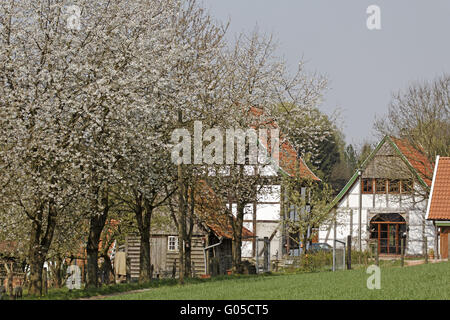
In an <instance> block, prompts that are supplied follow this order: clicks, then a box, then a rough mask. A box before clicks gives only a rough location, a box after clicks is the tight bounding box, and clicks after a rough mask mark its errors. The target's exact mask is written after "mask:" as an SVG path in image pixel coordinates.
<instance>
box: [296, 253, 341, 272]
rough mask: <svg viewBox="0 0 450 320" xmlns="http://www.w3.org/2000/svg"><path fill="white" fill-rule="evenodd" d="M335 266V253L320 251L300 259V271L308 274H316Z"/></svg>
mask: <svg viewBox="0 0 450 320" xmlns="http://www.w3.org/2000/svg"><path fill="white" fill-rule="evenodd" d="M332 265H333V253H331V252H325V251H318V252H314V253H307V254H306V255H304V256H302V257H301V259H300V269H301V270H302V271H306V272H315V271H319V270H323V269H325V268H326V267H327V266H328V267H329V266H332Z"/></svg>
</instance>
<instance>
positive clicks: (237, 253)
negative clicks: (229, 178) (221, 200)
mask: <svg viewBox="0 0 450 320" xmlns="http://www.w3.org/2000/svg"><path fill="white" fill-rule="evenodd" d="M236 211H237V212H236V213H237V214H236V219H235V221H234V223H233V241H232V246H231V251H232V269H233V273H242V268H241V264H242V253H241V247H242V228H243V225H244V205H242V204H239V203H238V204H237V210H236Z"/></svg>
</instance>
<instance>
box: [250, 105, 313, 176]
mask: <svg viewBox="0 0 450 320" xmlns="http://www.w3.org/2000/svg"><path fill="white" fill-rule="evenodd" d="M250 113H252V114H253V116H254V117H258V118H259V117H261V116H262V115H263V111H262V110H261V109H259V108H256V107H252V108H250ZM261 126H262V127H267V128H268V129H269V128H271V129H278V125H277V123H276V122H275V121H274V120H272V119H269V120H266V121H264V122H262V121H260V120H259V119H258V123H257V124H255V125H254V127H261ZM267 137H268V140H269V138H270V135H269V134H268V135H267ZM262 142H267V144H269V141H262ZM267 144H266V145H265V146H264V147H266V148H267V149H268V152H270V151H271V150H270V147H269V146H268V145H267ZM280 144H281V145H280V152H278V157H279V165H280V167H281V168H282V169H283V170H284V171H285V172H286V173H288V174H289V175H291V176H293V175H294V174H295V173H296V172H297V171H298V168H300V170H299V171H300V175H301V176H303V177H305V178H310V179H312V180H315V181H320V179H319V178H318V177H317V176H316V175H315V174H314V172H312V170H311V169H310V168H309V167H308V166H307V165H306V163H305V162H304V161H303V159H302V158H301V157H300V156H298V154H297V152H296V151H295V149H294V147H293V146H292V145H291V144H290V143H289V141H288V140H287V139H286V138H285V137H283V136H282V133H281V132H280Z"/></svg>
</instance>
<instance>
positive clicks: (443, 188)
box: [427, 157, 450, 220]
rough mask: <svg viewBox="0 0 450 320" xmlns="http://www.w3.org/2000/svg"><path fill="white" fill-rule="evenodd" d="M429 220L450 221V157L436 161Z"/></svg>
mask: <svg viewBox="0 0 450 320" xmlns="http://www.w3.org/2000/svg"><path fill="white" fill-rule="evenodd" d="M427 219H430V220H450V157H438V158H437V160H436V168H435V172H434V176H433V184H432V187H431V193H430V199H429V203H428V210H427Z"/></svg>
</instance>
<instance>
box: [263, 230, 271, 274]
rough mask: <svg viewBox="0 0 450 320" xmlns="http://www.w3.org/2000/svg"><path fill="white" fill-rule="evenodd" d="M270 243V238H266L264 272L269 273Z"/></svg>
mask: <svg viewBox="0 0 450 320" xmlns="http://www.w3.org/2000/svg"><path fill="white" fill-rule="evenodd" d="M268 241H269V238H268V237H264V264H263V266H264V272H268V271H269V264H270V263H269V255H268V252H267V249H268Z"/></svg>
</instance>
